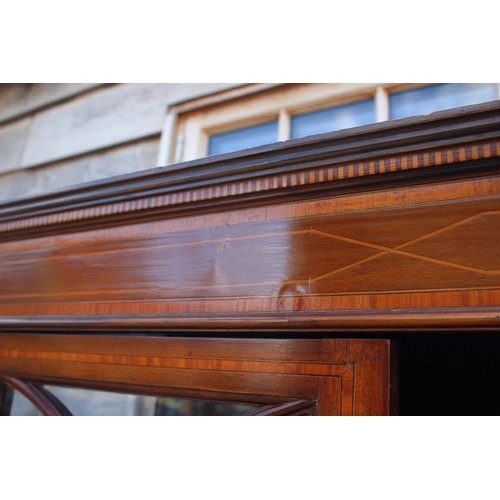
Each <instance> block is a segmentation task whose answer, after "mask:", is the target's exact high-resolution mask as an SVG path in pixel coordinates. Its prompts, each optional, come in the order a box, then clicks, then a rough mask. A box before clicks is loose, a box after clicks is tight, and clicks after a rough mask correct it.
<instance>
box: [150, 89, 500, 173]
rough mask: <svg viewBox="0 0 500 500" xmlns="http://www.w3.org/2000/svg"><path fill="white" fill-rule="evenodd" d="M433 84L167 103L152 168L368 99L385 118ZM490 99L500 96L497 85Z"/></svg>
mask: <svg viewBox="0 0 500 500" xmlns="http://www.w3.org/2000/svg"><path fill="white" fill-rule="evenodd" d="M436 84H437V83H337V84H328V83H301V84H283V83H279V84H248V85H243V86H242V87H239V88H237V89H231V90H228V91H224V92H220V93H217V94H213V95H210V96H205V97H202V98H199V99H194V100H191V101H187V102H182V103H178V104H174V105H172V106H171V107H170V108H169V109H168V110H167V114H166V116H165V121H164V127H163V131H162V136H161V142H160V151H159V155H158V165H160V166H161V165H169V164H172V163H178V162H182V161H190V160H195V159H198V158H202V157H205V156H208V148H209V140H210V136H211V135H213V134H219V133H224V132H230V131H233V130H237V129H241V128H245V127H251V126H255V125H260V124H263V123H266V122H269V121H273V120H277V121H278V137H277V142H281V141H286V140H288V139H290V138H291V121H292V117H294V116H296V115H301V114H305V113H312V112H315V111H320V110H323V109H328V108H332V107H337V106H344V105H348V104H354V103H356V102H361V101H364V100H368V99H373V100H374V105H375V123H377V122H382V121H387V120H389V119H390V107H389V106H390V105H389V100H390V95H391V94H395V93H400V92H405V91H409V90H415V89H418V88H423V87H429V86H433V85H436ZM493 85H496V98H500V84H498V83H497V84H493Z"/></svg>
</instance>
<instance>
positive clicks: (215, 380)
mask: <svg viewBox="0 0 500 500" xmlns="http://www.w3.org/2000/svg"><path fill="white" fill-rule="evenodd" d="M396 365H397V359H396V352H395V345H394V344H393V343H391V342H390V341H389V340H359V339H307V340H291V339H285V340H282V339H234V338H231V339H210V338H166V337H136V336H101V335H65V334H60V335H45V334H3V335H0V377H1V387H2V394H3V401H4V406H3V409H2V412H3V414H9V413H11V408H12V413H11V414H17V413H16V411H18V410H15V411H14V409H15V408H17V407H18V405H17V403H16V398H17V399H21V398H25V399H26V400H28V401H29V402H30V403H31V404H32V405H33V406H34V407H36V408H37V410H38V411H39V412H40V413H41V414H45V415H69V414H75V415H77V414H99V412H101V413H102V414H113V413H112V412H113V411H115V412H118V413H117V414H128V415H144V414H149V415H201V414H209V415H345V416H348V415H391V414H397V366H396ZM69 388H72V390H70V389H69ZM85 391H87V395H85ZM13 392H14V394H15V396H14V398H12V393H13ZM17 393H19V395H17ZM102 394H104V396H102ZM106 394H108V396H107V397H106ZM113 394H114V395H121V396H120V397H121V398H122V399H121V400H122V401H125V399H126V398H125V396H124V395H130V396H131V397H132V395H135V397H137V398H139V399H136V400H133V401H135V403H133V405H132V406H133V407H134V408H135V410H130V408H131V406H130V405H131V404H132V403H130V404H129V403H127V404H129V406H128V408H129V410H127V411H126V412H125V413H120V412H121V411H122V410H118V409H114V410H112V409H110V406H109V405H110V404H111V403H112V401H114V399H113V398H115V396H113ZM75 398H76V399H75ZM85 398H87V404H86V406H85V405H84V406H82V404H83V403H82V401H84V400H85ZM92 398H94V399H92ZM99 398H100V400H101V401H104V402H105V403H106V404H105V405H104V406H102V405H101V406H100V407H98V406H97V407H96V408H94V409H92V408H91V409H89V408H90V407H91V406H92V404H91V403H89V401H90V402H91V401H97V400H99ZM124 398H125V399H124ZM140 398H142V399H140ZM115 399H116V398H115ZM118 399H119V398H118ZM118 399H116V401H118ZM129 400H130V398H129V399H128V400H127V401H129ZM78 401H79V402H80V403H81V404H80V403H78ZM130 401H132V400H130ZM77 403H78V404H77ZM89 404H90V406H89ZM117 404H118V403H117ZM123 404H125V403H123ZM106 405H107V406H106ZM134 405H135V406H134ZM141 405H142V406H141ZM85 408H87V409H85ZM99 408H100V409H99ZM141 408H142V409H141ZM85 412H90V413H85ZM109 412H111V413H109Z"/></svg>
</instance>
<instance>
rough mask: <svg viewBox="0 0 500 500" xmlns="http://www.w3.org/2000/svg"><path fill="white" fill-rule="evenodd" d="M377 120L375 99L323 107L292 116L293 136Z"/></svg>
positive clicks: (356, 125)
mask: <svg viewBox="0 0 500 500" xmlns="http://www.w3.org/2000/svg"><path fill="white" fill-rule="evenodd" d="M374 121H375V101H374V100H373V99H370V100H368V101H362V102H357V103H354V104H347V105H346V106H338V107H336V108H329V109H322V110H321V111H315V112H314V113H306V114H304V115H297V116H294V117H293V118H292V138H295V137H305V136H307V135H314V134H322V133H324V132H331V131H333V130H340V129H344V128H351V127H358V126H360V125H366V124H368V123H373V122H374Z"/></svg>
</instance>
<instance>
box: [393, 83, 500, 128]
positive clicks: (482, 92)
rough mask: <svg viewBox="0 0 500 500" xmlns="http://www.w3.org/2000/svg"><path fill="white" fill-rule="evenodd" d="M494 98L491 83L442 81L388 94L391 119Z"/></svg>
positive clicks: (493, 89)
mask: <svg viewBox="0 0 500 500" xmlns="http://www.w3.org/2000/svg"><path fill="white" fill-rule="evenodd" d="M493 99H495V88H494V86H493V84H491V83H442V84H439V85H433V86H431V87H424V88H421V89H415V90H409V91H406V92H400V93H398V94H392V95H391V96H390V108H391V113H390V114H391V119H394V118H404V117H406V116H413V115H426V114H429V113H432V112H433V111H439V110H441V109H450V108H456V107H459V106H467V105H468V104H477V103H480V102H486V101H491V100H493Z"/></svg>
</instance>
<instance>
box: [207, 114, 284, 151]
mask: <svg viewBox="0 0 500 500" xmlns="http://www.w3.org/2000/svg"><path fill="white" fill-rule="evenodd" d="M277 140H278V122H277V121H274V122H269V123H263V124H262V125H256V126H254V127H246V128H242V129H239V130H233V131H231V132H225V133H223V134H216V135H213V136H211V137H210V145H209V149H208V154H209V155H215V154H218V153H228V152H229V151H237V150H239V149H245V148H252V147H254V146H261V145H262V144H270V143H272V142H276V141H277Z"/></svg>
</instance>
